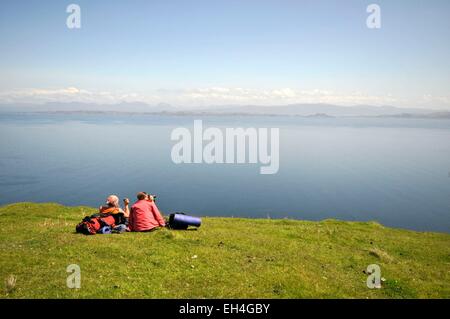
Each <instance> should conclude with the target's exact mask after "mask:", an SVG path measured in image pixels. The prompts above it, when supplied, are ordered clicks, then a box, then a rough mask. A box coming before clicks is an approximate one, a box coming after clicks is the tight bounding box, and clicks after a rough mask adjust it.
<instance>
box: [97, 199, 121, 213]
mask: <svg viewBox="0 0 450 319" xmlns="http://www.w3.org/2000/svg"><path fill="white" fill-rule="evenodd" d="M98 212H99V213H100V214H118V213H122V214H124V211H123V210H122V208H120V206H119V197H117V196H116V195H109V196H108V198H107V199H106V205H102V206H100V207H99V209H98Z"/></svg>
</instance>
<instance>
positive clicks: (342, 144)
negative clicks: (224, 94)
mask: <svg viewBox="0 0 450 319" xmlns="http://www.w3.org/2000/svg"><path fill="white" fill-rule="evenodd" d="M195 119H202V120H203V125H204V127H210V126H213V127H219V128H226V127H244V128H245V127H255V128H259V127H267V128H271V127H276V128H279V129H280V169H279V172H278V174H275V175H261V174H259V167H260V165H255V164H234V165H233V164H212V165H208V164H180V165H176V164H174V163H173V162H172V159H171V148H172V146H173V145H174V142H172V141H171V140H170V134H171V132H172V130H173V129H174V128H176V127H186V128H189V129H192V127H193V121H194V120H195ZM0 150H1V151H0V204H7V203H13V202H21V201H35V202H59V203H62V204H65V205H89V206H98V205H100V204H102V203H103V202H104V199H105V197H106V196H107V195H108V194H118V195H119V196H120V197H121V198H122V197H130V198H134V196H135V193H136V192H138V191H147V192H151V193H154V194H157V196H158V198H157V204H158V206H159V207H160V209H161V210H162V211H163V212H164V213H170V212H174V211H183V212H186V213H189V214H193V215H198V216H235V217H238V216H239V217H261V218H267V217H270V218H285V217H288V218H295V219H307V220H322V219H327V218H335V219H342V220H357V221H368V220H375V221H378V222H380V223H382V224H384V225H387V226H394V227H401V228H408V229H414V230H432V231H443V232H450V120H423V119H375V118H374V119H368V118H366V119H363V118H309V119H307V118H298V117H245V116H244V117H242V116H241V117H231V116H230V117H224V116H203V117H198V116H195V117H193V116H155V115H98V114H91V115H86V114H64V115H62V114H53V115H51V114H27V115H24V114H0Z"/></svg>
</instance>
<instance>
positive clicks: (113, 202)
mask: <svg viewBox="0 0 450 319" xmlns="http://www.w3.org/2000/svg"><path fill="white" fill-rule="evenodd" d="M106 204H107V205H110V206H114V207H119V197H117V196H116V195H109V196H108V198H107V199H106Z"/></svg>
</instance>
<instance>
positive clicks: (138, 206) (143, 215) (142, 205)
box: [126, 192, 166, 232]
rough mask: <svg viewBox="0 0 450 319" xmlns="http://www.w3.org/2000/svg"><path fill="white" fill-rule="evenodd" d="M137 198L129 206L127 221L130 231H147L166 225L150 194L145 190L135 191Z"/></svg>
mask: <svg viewBox="0 0 450 319" xmlns="http://www.w3.org/2000/svg"><path fill="white" fill-rule="evenodd" d="M137 199H138V200H137V202H136V203H134V204H133V206H131V210H130V217H129V223H128V226H129V228H130V231H135V232H148V231H152V230H156V229H158V228H159V227H164V226H165V225H166V224H165V221H164V218H163V217H162V215H161V213H160V212H159V209H158V207H157V206H156V204H155V202H154V200H153V198H152V197H150V195H148V194H147V193H145V192H139V193H137ZM126 210H127V209H126Z"/></svg>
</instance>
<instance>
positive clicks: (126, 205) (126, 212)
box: [123, 198, 130, 217]
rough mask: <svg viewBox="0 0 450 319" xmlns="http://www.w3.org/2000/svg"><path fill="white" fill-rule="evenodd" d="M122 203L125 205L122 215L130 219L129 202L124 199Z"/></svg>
mask: <svg viewBox="0 0 450 319" xmlns="http://www.w3.org/2000/svg"><path fill="white" fill-rule="evenodd" d="M123 203H124V205H125V207H124V209H123V213H124V215H125V217H130V200H129V199H128V198H125V199H124V200H123Z"/></svg>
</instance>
